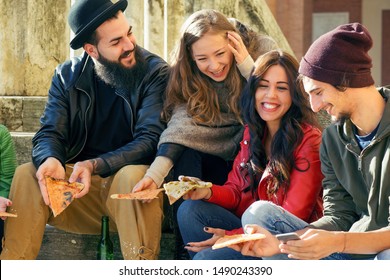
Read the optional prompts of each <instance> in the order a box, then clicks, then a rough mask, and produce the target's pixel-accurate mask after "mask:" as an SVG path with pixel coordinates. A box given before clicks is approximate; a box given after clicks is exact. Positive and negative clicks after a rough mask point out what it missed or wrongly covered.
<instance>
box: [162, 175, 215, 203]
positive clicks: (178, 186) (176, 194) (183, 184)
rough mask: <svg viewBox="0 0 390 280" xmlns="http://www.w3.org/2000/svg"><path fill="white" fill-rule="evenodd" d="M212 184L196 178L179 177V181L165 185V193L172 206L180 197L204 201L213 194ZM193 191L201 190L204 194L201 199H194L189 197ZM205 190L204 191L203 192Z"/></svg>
mask: <svg viewBox="0 0 390 280" xmlns="http://www.w3.org/2000/svg"><path fill="white" fill-rule="evenodd" d="M212 185H213V184H212V183H210V182H205V181H202V180H200V179H199V178H196V177H189V176H179V181H171V182H168V183H165V184H164V189H165V193H166V195H167V196H168V200H169V203H170V204H171V205H172V204H173V203H175V202H176V201H177V200H178V199H179V198H180V197H184V199H187V198H191V199H203V198H207V197H206V196H209V197H210V195H209V193H210V194H211V190H210V188H211V187H212ZM192 190H197V191H198V190H199V191H200V192H202V194H201V195H199V197H196V198H195V197H192V196H191V195H189V192H190V191H192ZM202 190H203V191H202Z"/></svg>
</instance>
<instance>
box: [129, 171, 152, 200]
mask: <svg viewBox="0 0 390 280" xmlns="http://www.w3.org/2000/svg"><path fill="white" fill-rule="evenodd" d="M157 188H158V187H157V184H156V183H155V182H154V181H153V179H152V178H150V177H148V176H145V177H144V178H142V179H141V180H140V181H139V182H138V183H137V184H136V185H135V186H134V188H133V191H132V192H133V193H135V192H140V191H143V190H149V189H150V190H156V189H157ZM151 201H152V199H144V200H142V202H144V203H150V202H151Z"/></svg>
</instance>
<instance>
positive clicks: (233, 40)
mask: <svg viewBox="0 0 390 280" xmlns="http://www.w3.org/2000/svg"><path fill="white" fill-rule="evenodd" d="M228 39H229V41H230V42H229V44H228V47H229V49H230V50H231V52H232V53H233V55H234V58H235V59H236V62H237V64H241V63H243V62H244V60H245V59H246V57H247V56H248V55H249V52H248V50H247V49H246V47H245V44H244V42H243V41H242V39H241V36H240V35H239V34H238V33H237V32H233V31H229V32H228Z"/></svg>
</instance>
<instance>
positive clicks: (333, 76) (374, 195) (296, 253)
mask: <svg viewBox="0 0 390 280" xmlns="http://www.w3.org/2000/svg"><path fill="white" fill-rule="evenodd" d="M372 44H373V42H372V39H371V36H370V34H369V32H368V30H367V29H366V28H365V27H364V26H363V25H361V24H359V23H352V24H345V25H341V26H338V27H337V28H335V29H334V30H332V31H330V32H328V33H326V34H324V35H322V36H321V37H319V38H318V39H317V40H316V41H315V42H314V43H313V44H312V45H311V47H310V48H309V50H308V51H307V53H306V54H305V56H304V57H303V58H302V61H301V63H300V68H299V72H300V74H301V76H302V80H303V84H304V88H305V91H306V93H307V94H308V97H309V99H310V104H311V107H312V110H313V111H315V112H318V111H320V110H325V111H326V112H327V113H328V114H329V115H330V116H331V117H332V119H333V120H334V121H335V123H334V124H332V125H330V126H329V127H327V128H326V129H325V130H324V132H323V139H322V144H321V149H320V158H321V169H322V173H323V175H324V176H325V178H324V180H323V189H324V216H323V217H322V218H320V219H319V220H317V221H316V222H313V223H311V224H307V223H305V222H304V221H302V220H300V219H298V218H297V217H295V216H293V215H291V214H290V213H286V212H284V213H281V211H280V210H279V209H278V208H277V206H275V207H269V208H267V211H269V213H270V216H271V217H270V219H269V220H267V221H261V220H259V219H258V218H257V215H256V212H254V211H252V210H251V208H249V209H248V210H247V212H245V213H244V215H243V218H242V223H243V225H247V226H246V230H247V232H262V233H265V234H266V235H267V238H268V240H269V242H257V243H255V244H249V243H248V244H245V245H243V246H236V247H235V249H236V250H241V252H242V253H243V254H245V255H252V256H257V257H264V258H265V259H267V258H269V259H288V258H294V259H344V260H347V259H373V258H377V259H390V226H389V224H390V208H389V200H390V103H388V102H387V100H388V99H389V97H390V89H389V88H385V87H380V88H376V87H375V85H374V80H373V78H372V76H371V67H372V63H371V58H370V56H369V55H368V51H369V49H371V47H372ZM258 211H265V209H259V210H258ZM262 216H264V215H262ZM274 216H276V217H274ZM271 220H272V221H278V222H270V221H271ZM293 231H295V232H296V233H298V235H299V236H300V239H301V240H294V241H288V242H287V243H285V244H283V243H281V242H280V241H278V239H277V238H276V237H275V236H274V235H275V234H280V233H288V232H293ZM249 246H251V247H249Z"/></svg>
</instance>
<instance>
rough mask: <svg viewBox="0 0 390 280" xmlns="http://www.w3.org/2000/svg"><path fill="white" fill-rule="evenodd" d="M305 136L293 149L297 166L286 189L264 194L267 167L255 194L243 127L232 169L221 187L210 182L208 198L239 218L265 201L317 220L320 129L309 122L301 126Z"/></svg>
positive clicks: (320, 200) (300, 215)
mask: <svg viewBox="0 0 390 280" xmlns="http://www.w3.org/2000/svg"><path fill="white" fill-rule="evenodd" d="M303 131H304V136H303V139H302V143H301V144H300V145H299V146H298V147H297V149H296V151H295V152H294V157H295V161H296V164H297V166H298V168H299V169H304V170H305V169H307V167H308V162H309V164H310V167H309V168H308V169H307V170H306V171H304V172H301V171H298V170H296V169H293V170H292V172H291V174H290V186H289V187H288V189H287V192H285V191H284V189H283V188H279V190H278V191H277V192H276V193H275V194H274V195H273V196H271V197H268V195H267V180H269V178H270V176H271V175H270V174H269V173H268V172H267V169H266V170H265V172H264V175H263V177H262V178H261V180H260V182H259V186H258V189H257V193H256V194H255V197H254V196H253V195H252V192H251V191H250V190H246V189H247V186H248V183H247V182H248V180H249V179H248V172H247V164H250V163H249V160H248V159H249V141H250V136H249V129H248V127H247V126H246V127H245V131H244V137H243V139H242V141H241V143H240V145H241V150H240V152H239V153H238V154H237V156H236V158H235V160H234V164H233V169H232V170H231V171H230V173H229V176H228V179H227V181H226V183H225V184H224V185H223V186H219V185H213V186H212V196H211V197H210V199H209V200H208V201H209V202H211V203H215V204H218V205H220V206H222V207H224V208H225V209H228V210H230V211H232V212H233V213H234V214H236V215H237V216H238V217H241V216H242V214H243V213H244V211H245V210H246V209H247V208H248V207H249V206H250V205H251V204H252V203H253V202H255V201H256V200H268V201H271V202H273V203H275V204H277V205H280V206H282V207H283V208H284V209H286V210H287V211H289V212H290V213H292V214H294V215H295V216H297V217H299V218H301V219H302V220H304V221H306V222H308V223H310V222H313V221H316V220H317V219H319V218H320V217H322V215H323V206H322V184H321V182H322V179H323V175H322V173H321V163H320V158H319V148H320V143H321V132H320V130H319V129H317V128H314V127H312V126H309V125H304V126H303Z"/></svg>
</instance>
